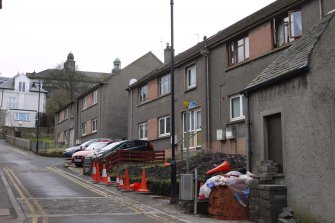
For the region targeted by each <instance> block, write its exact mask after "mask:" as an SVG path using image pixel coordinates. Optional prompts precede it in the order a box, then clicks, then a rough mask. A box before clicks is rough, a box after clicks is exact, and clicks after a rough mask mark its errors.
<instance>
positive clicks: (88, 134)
mask: <svg viewBox="0 0 335 223" xmlns="http://www.w3.org/2000/svg"><path fill="white" fill-rule="evenodd" d="M97 132H98V131H96V132H91V133H87V134H85V135H81V137H86V136H90V135H93V134H96V133H97Z"/></svg>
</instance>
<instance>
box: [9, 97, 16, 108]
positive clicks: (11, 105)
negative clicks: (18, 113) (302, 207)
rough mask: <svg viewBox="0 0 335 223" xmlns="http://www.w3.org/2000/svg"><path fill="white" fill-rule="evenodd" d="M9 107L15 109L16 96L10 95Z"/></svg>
mask: <svg viewBox="0 0 335 223" xmlns="http://www.w3.org/2000/svg"><path fill="white" fill-rule="evenodd" d="M8 108H9V109H15V108H16V97H9V98H8Z"/></svg>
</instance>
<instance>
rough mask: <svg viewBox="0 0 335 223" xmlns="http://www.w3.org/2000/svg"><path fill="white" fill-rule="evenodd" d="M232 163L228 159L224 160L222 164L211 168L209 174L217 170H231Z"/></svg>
mask: <svg viewBox="0 0 335 223" xmlns="http://www.w3.org/2000/svg"><path fill="white" fill-rule="evenodd" d="M230 169H231V168H230V163H228V161H226V160H225V161H224V162H223V163H222V164H220V165H219V166H217V167H215V168H213V169H211V170H210V171H208V172H207V174H214V173H217V172H224V171H225V172H228V171H230Z"/></svg>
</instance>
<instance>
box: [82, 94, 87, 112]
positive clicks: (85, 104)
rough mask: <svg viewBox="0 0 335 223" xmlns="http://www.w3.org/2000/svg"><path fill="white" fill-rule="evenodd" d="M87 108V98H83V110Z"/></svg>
mask: <svg viewBox="0 0 335 223" xmlns="http://www.w3.org/2000/svg"><path fill="white" fill-rule="evenodd" d="M86 108H87V96H85V97H84V98H83V110H85V109H86Z"/></svg>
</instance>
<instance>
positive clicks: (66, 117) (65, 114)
mask: <svg viewBox="0 0 335 223" xmlns="http://www.w3.org/2000/svg"><path fill="white" fill-rule="evenodd" d="M68 118H69V109H68V108H67V109H65V110H64V120H65V119H68Z"/></svg>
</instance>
